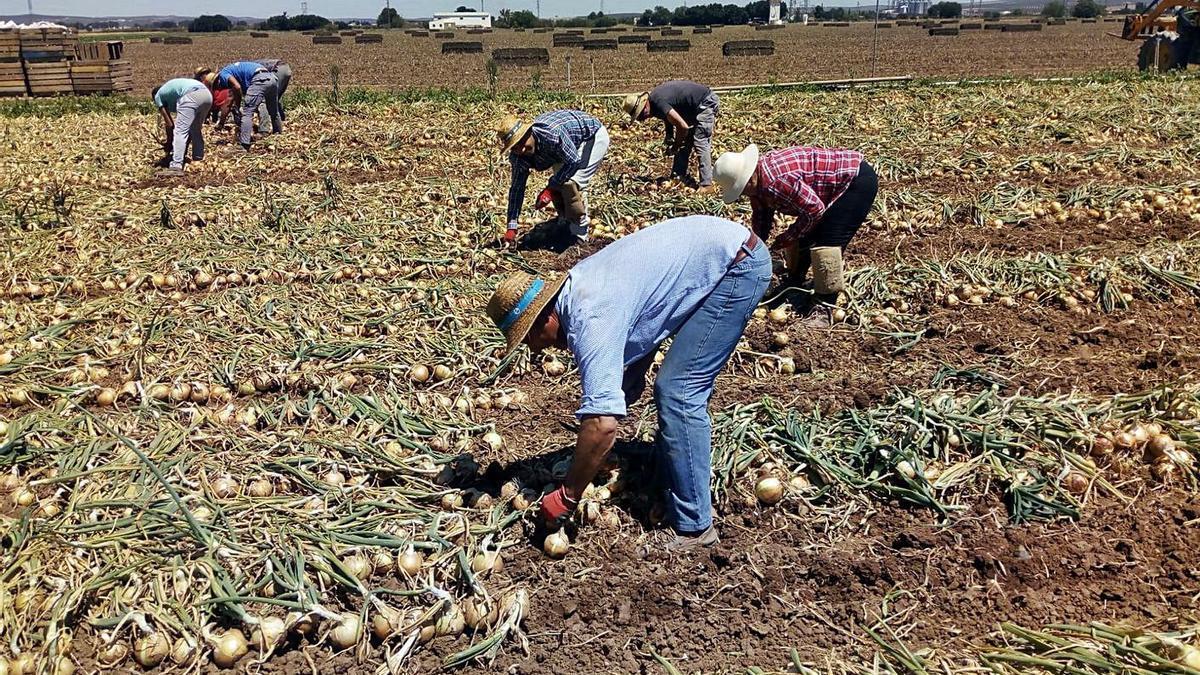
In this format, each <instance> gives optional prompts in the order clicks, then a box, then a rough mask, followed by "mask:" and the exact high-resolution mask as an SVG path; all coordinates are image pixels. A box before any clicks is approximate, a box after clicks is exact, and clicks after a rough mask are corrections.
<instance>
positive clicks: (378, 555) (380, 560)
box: [371, 550, 396, 574]
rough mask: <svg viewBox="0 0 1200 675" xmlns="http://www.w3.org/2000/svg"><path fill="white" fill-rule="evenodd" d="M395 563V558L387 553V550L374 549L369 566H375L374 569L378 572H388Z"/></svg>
mask: <svg viewBox="0 0 1200 675" xmlns="http://www.w3.org/2000/svg"><path fill="white" fill-rule="evenodd" d="M395 565H396V559H395V558H393V557H392V554H391V553H388V552H387V551H383V550H380V551H376V552H375V554H374V555H372V556H371V567H373V568H375V571H376V572H378V573H380V574H388V573H389V572H391V571H392V569H393V568H394V567H395Z"/></svg>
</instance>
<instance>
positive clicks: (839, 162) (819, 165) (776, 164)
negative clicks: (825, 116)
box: [750, 147, 863, 249]
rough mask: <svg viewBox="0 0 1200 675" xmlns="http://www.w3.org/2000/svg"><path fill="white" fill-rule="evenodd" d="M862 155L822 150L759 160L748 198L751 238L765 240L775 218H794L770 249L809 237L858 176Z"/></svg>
mask: <svg viewBox="0 0 1200 675" xmlns="http://www.w3.org/2000/svg"><path fill="white" fill-rule="evenodd" d="M862 161H863V156H862V153H861V152H856V151H854V150H831V149H826V148H808V147H796V148H784V149H783V150H775V151H773V152H768V153H767V154H765V155H763V156H762V157H760V158H759V160H758V178H759V183H758V194H757V195H756V196H754V197H751V198H750V207H751V208H752V209H753V212H754V216H753V218H752V224H753V227H754V232H755V233H756V234H758V236H759V237H760V238H762V239H763V240H766V239H767V238H768V237H769V235H770V234H771V226H772V225H773V224H774V221H775V212H776V211H779V212H780V213H782V214H785V215H788V216H795V217H796V222H795V223H792V226H791V227H789V228H788V229H787V231H785V232H784V233H783V234H781V235H779V236H778V237H776V238H775V241H774V242H772V244H771V248H775V249H778V248H783V247H785V246H788V245H789V244H792V243H793V242H795V241H797V240H798V239H801V238H802V237H804V236H805V235H807V234H809V233H810V232H812V230H813V228H815V227H816V226H817V223H818V222H820V220H821V217H822V216H824V215H825V210H826V209H828V208H829V206H830V205H831V204H833V203H834V202H835V201H837V199H838V197H841V196H842V194H843V193H845V192H846V188H847V187H849V186H850V181H852V180H854V178H855V176H857V175H858V165H859V164H861V163H862Z"/></svg>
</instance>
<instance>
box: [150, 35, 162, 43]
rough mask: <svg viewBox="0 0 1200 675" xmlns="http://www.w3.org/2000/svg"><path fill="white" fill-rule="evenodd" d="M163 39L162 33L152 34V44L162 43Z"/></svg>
mask: <svg viewBox="0 0 1200 675" xmlns="http://www.w3.org/2000/svg"><path fill="white" fill-rule="evenodd" d="M162 41H163V39H162V36H161V35H152V36H150V44H152V45H161V44H162Z"/></svg>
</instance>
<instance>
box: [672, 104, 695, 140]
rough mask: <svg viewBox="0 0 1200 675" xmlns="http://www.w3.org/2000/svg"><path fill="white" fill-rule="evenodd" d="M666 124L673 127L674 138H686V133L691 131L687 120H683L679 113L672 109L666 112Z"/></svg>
mask: <svg viewBox="0 0 1200 675" xmlns="http://www.w3.org/2000/svg"><path fill="white" fill-rule="evenodd" d="M667 123H668V124H670V125H671V126H673V127H675V129H676V131H675V136H676V137H680V136H686V135H687V132H689V131H691V130H692V125H690V124H688V123H687V120H685V119H683V116H682V115H680V114H679V111H678V110H676V109H674V108H671V109H670V110H668V111H667Z"/></svg>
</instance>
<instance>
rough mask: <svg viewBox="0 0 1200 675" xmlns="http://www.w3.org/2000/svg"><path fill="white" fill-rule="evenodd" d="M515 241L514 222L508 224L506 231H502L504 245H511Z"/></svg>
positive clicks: (515, 228) (515, 230) (515, 229)
mask: <svg viewBox="0 0 1200 675" xmlns="http://www.w3.org/2000/svg"><path fill="white" fill-rule="evenodd" d="M516 240H517V224H516V223H515V222H512V223H509V224H508V229H506V230H504V243H505V244H511V243H513V242H514V241H516Z"/></svg>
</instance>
